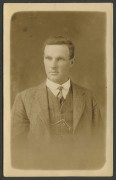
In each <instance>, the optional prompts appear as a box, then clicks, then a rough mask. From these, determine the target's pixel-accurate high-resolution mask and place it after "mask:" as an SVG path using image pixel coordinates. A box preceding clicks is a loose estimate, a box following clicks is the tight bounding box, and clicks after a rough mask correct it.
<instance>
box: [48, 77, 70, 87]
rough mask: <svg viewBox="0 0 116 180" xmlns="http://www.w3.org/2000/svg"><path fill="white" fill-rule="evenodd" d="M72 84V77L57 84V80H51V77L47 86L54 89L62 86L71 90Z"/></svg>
mask: <svg viewBox="0 0 116 180" xmlns="http://www.w3.org/2000/svg"><path fill="white" fill-rule="evenodd" d="M70 84H71V83H70V79H69V80H68V81H66V82H65V83H64V84H57V83H55V82H52V81H50V80H49V79H47V80H46V86H47V87H48V88H49V89H52V90H56V89H58V87H59V86H62V87H63V88H64V89H65V90H69V88H70Z"/></svg>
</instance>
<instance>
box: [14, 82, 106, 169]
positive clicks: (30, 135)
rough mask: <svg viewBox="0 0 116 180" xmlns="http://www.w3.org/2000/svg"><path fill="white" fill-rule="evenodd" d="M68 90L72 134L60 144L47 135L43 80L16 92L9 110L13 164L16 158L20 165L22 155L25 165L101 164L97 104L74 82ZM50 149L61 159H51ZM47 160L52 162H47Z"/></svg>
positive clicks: (100, 124) (101, 133)
mask: <svg viewBox="0 0 116 180" xmlns="http://www.w3.org/2000/svg"><path fill="white" fill-rule="evenodd" d="M72 89H73V134H72V135H71V136H70V137H66V139H65V140H64V141H63V143H62V142H59V141H57V139H55V140H54V137H52V136H51V134H50V123H49V107H48V100H47V91H46V85H45V83H42V84H41V85H39V86H37V87H34V88H31V89H28V90H25V91H23V92H21V93H20V94H18V95H17V97H16V100H15V103H14V105H13V109H12V142H13V143H12V144H13V145H12V147H13V148H12V149H14V150H12V157H13V156H14V158H13V159H14V160H13V163H14V164H15V165H16V164H17V162H19V161H20V163H19V164H20V165H21V166H22V160H21V157H22V154H23V158H22V159H24V157H26V158H27V162H28V163H26V164H25V163H24V162H23V165H24V166H25V168H26V167H27V164H28V165H29V162H30V167H35V166H36V167H37V168H48V167H49V168H56V169H59V168H63V169H94V168H100V167H101V166H103V164H104V162H105V139H104V137H105V130H104V125H103V121H102V119H101V115H100V110H99V107H98V104H97V103H96V100H95V98H94V97H93V95H92V93H91V92H90V91H89V90H87V89H85V88H82V87H80V86H78V85H76V84H74V83H72ZM67 148H68V153H66V152H67ZM17 152H18V153H17ZM54 152H57V153H58V154H57V157H61V159H63V158H64V159H63V160H61V159H60V158H55V157H56V155H55V153H54ZM27 154H28V155H27ZM63 154H64V156H63ZM39 155H40V156H39ZM69 156H71V159H70V158H69ZM37 157H38V160H37ZM46 159H47V161H46ZM51 159H52V162H54V163H53V164H52V163H51V164H50V162H51ZM70 161H73V164H70ZM46 162H48V164H47V163H46ZM63 162H65V163H63ZM55 164H56V166H55ZM67 164H68V165H67ZM28 168H29V166H28Z"/></svg>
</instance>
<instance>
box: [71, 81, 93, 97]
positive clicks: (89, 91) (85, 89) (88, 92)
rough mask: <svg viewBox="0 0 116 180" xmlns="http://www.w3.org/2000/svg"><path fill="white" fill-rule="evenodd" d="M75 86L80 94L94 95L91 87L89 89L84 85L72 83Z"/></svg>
mask: <svg viewBox="0 0 116 180" xmlns="http://www.w3.org/2000/svg"><path fill="white" fill-rule="evenodd" d="M72 85H73V87H74V88H75V90H76V91H77V93H78V94H82V95H83V94H87V95H90V96H91V95H92V94H93V92H92V91H91V90H90V89H87V88H85V87H83V86H80V85H78V84H75V83H72Z"/></svg>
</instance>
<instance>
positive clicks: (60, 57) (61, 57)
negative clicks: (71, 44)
mask: <svg viewBox="0 0 116 180" xmlns="http://www.w3.org/2000/svg"><path fill="white" fill-rule="evenodd" d="M57 59H65V58H64V57H63V56H58V57H57Z"/></svg>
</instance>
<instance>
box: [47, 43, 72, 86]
mask: <svg viewBox="0 0 116 180" xmlns="http://www.w3.org/2000/svg"><path fill="white" fill-rule="evenodd" d="M72 64H73V59H70V58H69V49H68V47H67V46H66V45H46V46H45V50H44V65H45V71H46V75H47V77H48V79H50V80H51V81H53V82H55V83H58V84H63V83H64V82H66V81H67V80H68V78H69V71H70V68H71V66H72Z"/></svg>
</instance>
